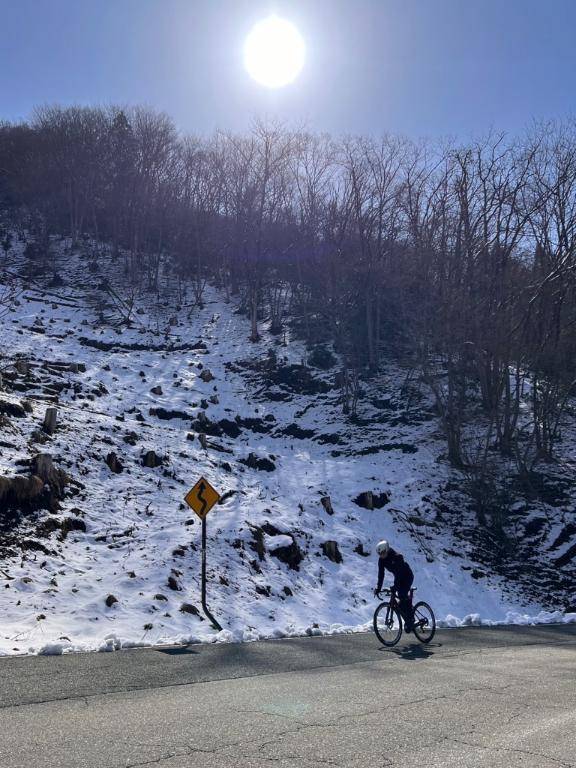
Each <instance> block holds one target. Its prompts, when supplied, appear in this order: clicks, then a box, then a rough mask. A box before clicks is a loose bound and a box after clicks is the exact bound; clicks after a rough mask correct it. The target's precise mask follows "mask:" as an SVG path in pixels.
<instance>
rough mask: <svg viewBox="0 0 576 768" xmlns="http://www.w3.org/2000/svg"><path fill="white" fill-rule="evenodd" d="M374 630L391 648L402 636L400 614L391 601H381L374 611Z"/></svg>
mask: <svg viewBox="0 0 576 768" xmlns="http://www.w3.org/2000/svg"><path fill="white" fill-rule="evenodd" d="M374 632H376V637H377V638H378V640H380V642H381V643H382V644H383V645H385V646H387V647H388V648H391V647H392V646H393V645H396V643H397V642H398V641H399V640H400V638H401V637H402V622H401V621H400V614H399V613H398V611H397V610H396V609H394V608H390V603H380V605H379V606H378V608H376V610H375V611H374Z"/></svg>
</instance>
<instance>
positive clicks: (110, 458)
mask: <svg viewBox="0 0 576 768" xmlns="http://www.w3.org/2000/svg"><path fill="white" fill-rule="evenodd" d="M106 464H108V467H109V469H110V471H111V472H114V474H115V475H119V474H120V473H121V472H122V471H123V470H124V465H123V464H122V462H121V461H120V459H119V458H118V456H117V455H116V454H115V453H114V451H111V452H110V453H109V454H108V455H107V456H106Z"/></svg>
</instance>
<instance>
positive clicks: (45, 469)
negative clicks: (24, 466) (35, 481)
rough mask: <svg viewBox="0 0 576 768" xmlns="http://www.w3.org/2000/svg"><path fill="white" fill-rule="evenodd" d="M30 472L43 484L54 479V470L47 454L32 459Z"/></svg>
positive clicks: (40, 454)
mask: <svg viewBox="0 0 576 768" xmlns="http://www.w3.org/2000/svg"><path fill="white" fill-rule="evenodd" d="M32 472H33V474H35V475H36V476H37V477H39V478H40V479H41V480H44V482H48V481H49V480H52V479H53V478H54V474H55V469H54V465H53V463H52V456H51V455H50V454H49V453H39V454H38V455H37V456H34V458H33V459H32Z"/></svg>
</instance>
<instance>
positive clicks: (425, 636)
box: [414, 601, 436, 643]
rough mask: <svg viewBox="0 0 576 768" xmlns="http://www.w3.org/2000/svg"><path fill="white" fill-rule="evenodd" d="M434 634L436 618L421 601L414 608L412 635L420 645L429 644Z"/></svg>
mask: <svg viewBox="0 0 576 768" xmlns="http://www.w3.org/2000/svg"><path fill="white" fill-rule="evenodd" d="M435 632H436V618H435V616H434V611H433V610H432V608H430V606H429V605H428V603H425V602H423V601H421V602H419V603H416V605H415V606H414V634H415V635H416V637H417V638H418V640H420V642H421V643H429V642H430V640H432V638H433V637H434V633H435Z"/></svg>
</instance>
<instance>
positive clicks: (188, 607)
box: [178, 603, 204, 619]
mask: <svg viewBox="0 0 576 768" xmlns="http://www.w3.org/2000/svg"><path fill="white" fill-rule="evenodd" d="M178 610H179V611H180V613H191V614H192V615H193V616H199V617H200V618H201V619H203V618H204V617H203V616H200V611H199V610H198V608H196V606H195V605H192V604H191V603H182V605H181V606H180V608H179V609H178Z"/></svg>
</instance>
